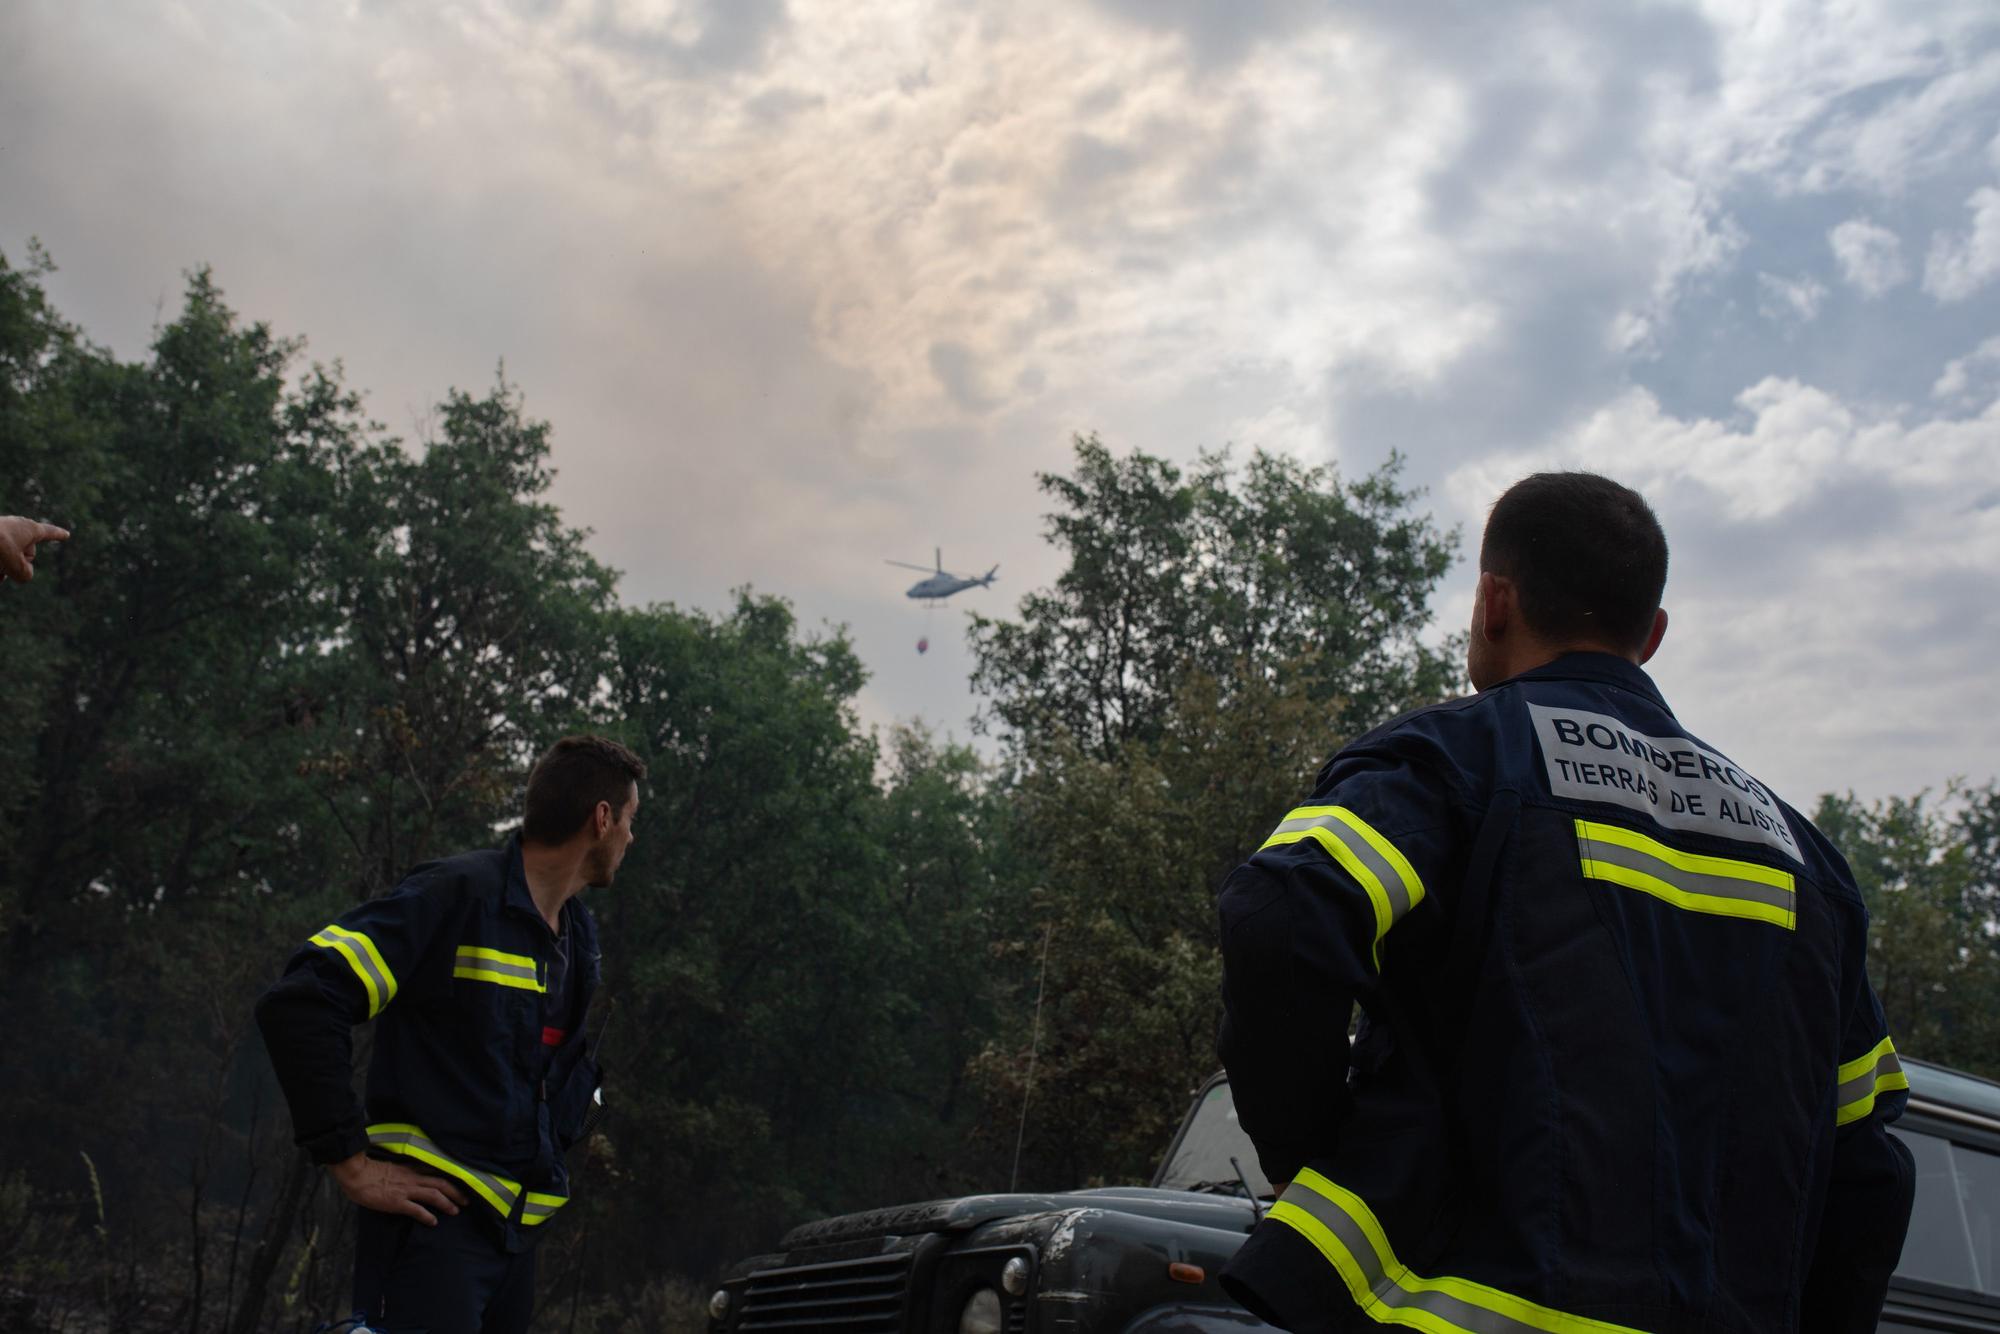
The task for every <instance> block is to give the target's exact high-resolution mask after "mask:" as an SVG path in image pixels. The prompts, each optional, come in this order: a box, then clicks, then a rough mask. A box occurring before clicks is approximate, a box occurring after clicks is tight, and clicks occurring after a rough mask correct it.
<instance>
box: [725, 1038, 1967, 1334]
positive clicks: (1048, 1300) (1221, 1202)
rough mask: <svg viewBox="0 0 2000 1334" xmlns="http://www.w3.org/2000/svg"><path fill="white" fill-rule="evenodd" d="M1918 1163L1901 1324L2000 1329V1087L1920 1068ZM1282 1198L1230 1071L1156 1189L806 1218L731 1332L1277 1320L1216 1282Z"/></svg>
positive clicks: (1885, 1319) (755, 1264)
mask: <svg viewBox="0 0 2000 1334" xmlns="http://www.w3.org/2000/svg"><path fill="white" fill-rule="evenodd" d="M1904 1068H1905V1070H1906V1071H1907V1072H1908V1074H1909V1077H1910V1106H1909V1111H1908V1112H1907V1113H1906V1114H1905V1116H1904V1118H1903V1120H1902V1121H1900V1122H1899V1123H1898V1124H1897V1126H1896V1133H1898V1134H1899V1135H1901V1136H1902V1137H1903V1138H1904V1140H1905V1141H1906V1142H1908V1143H1909V1145H1910V1148H1911V1152H1912V1153H1913V1154H1914V1155H1915V1157H1916V1162H1917V1172H1918V1181H1917V1202H1916V1210H1915V1215H1914V1217H1913V1218H1912V1220H1911V1223H1910V1233H1909V1240H1908V1242H1907V1243H1906V1244H1905V1246H1904V1249H1903V1259H1902V1263H1901V1265H1900V1266H1899V1267H1898V1270H1897V1274H1896V1277H1895V1279H1894V1280H1893V1281H1892V1283H1891V1285H1890V1290H1889V1301H1888V1305H1887V1307H1886V1309H1885V1310H1884V1312H1883V1316H1882V1323H1881V1326H1880V1328H1881V1330H1882V1331H1883V1332H1884V1334H1918V1332H1920V1331H1924V1332H1927V1331H1958V1332H1960V1334H1964V1332H1965V1331H1994V1334H2000V1085H1994V1084H1991V1083H1988V1082H1986V1081H1985V1080H1979V1079H1973V1078H1970V1077H1969V1076H1965V1075H1961V1074H1958V1073H1956V1072H1954V1071H1950V1070H1946V1069H1943V1068H1941V1067H1938V1066H1932V1065H1926V1064H1925V1063H1923V1062H1921V1061H1913V1060H1907V1059H1906V1060H1905V1061H1904ZM1269 1190H1270V1186H1269V1183H1267V1182H1266V1181H1265V1180H1264V1178H1263V1176H1262V1174H1261V1173H1260V1172H1259V1170H1258V1166H1257V1155H1256V1152H1255V1150H1254V1149H1252V1148H1251V1146H1250V1141H1249V1139H1248V1137H1247V1136H1245V1135H1244V1134H1243V1131H1242V1129H1241V1128H1240V1127H1239V1126H1238V1125H1237V1123H1236V1109H1235V1105H1234V1103H1233V1102H1232V1101H1231V1099H1230V1096H1229V1085H1228V1083H1227V1081H1226V1080H1224V1079H1223V1077H1222V1076H1220V1075H1217V1076H1216V1077H1215V1078H1213V1079H1211V1080H1209V1082H1208V1083H1207V1084H1206V1085H1204V1086H1203V1087H1202V1089H1201V1091H1200V1092H1199V1093H1197V1094H1196V1095H1195V1100H1194V1105H1193V1107H1192V1108H1191V1109H1190V1110H1189V1112H1188V1115H1187V1119H1186V1120H1184V1121H1183V1122H1182V1123H1181V1128H1180V1130H1179V1132H1178V1133H1177V1134H1176V1135H1175V1136H1174V1141H1173V1145H1172V1147H1171V1148H1169V1149H1168V1151H1167V1155H1166V1159H1165V1161H1164V1162H1162V1163H1161V1165H1160V1170H1159V1171H1158V1172H1157V1173H1156V1174H1155V1175H1154V1178H1153V1184H1152V1185H1150V1186H1130V1187H1116V1188H1106V1189H1098V1190H1081V1191H1070V1192H1065V1193H1062V1194H1045V1195H1044V1194H1008V1195H970V1196H966V1197H964V1198H963V1199H956V1200H938V1201H934V1202H931V1203H927V1204H913V1205H907V1206H902V1207H898V1208H890V1209H879V1210H873V1211H870V1212H868V1213H860V1214H847V1215H844V1216H842V1217H839V1218H828V1219H822V1220H820V1221H818V1222H814V1223H807V1224H805V1225H804V1226H802V1227H798V1228H794V1229H793V1230H792V1231H791V1232H790V1233H788V1234H787V1235H786V1236H785V1238H784V1239H783V1240H782V1241H781V1242H780V1243H779V1245H780V1248H781V1249H780V1250H779V1251H778V1252H776V1253H774V1254H770V1255H759V1256H754V1257H752V1258H750V1259H747V1260H744V1261H741V1262H740V1263H738V1264H736V1265H734V1266H733V1267H731V1269H730V1270H729V1272H728V1274H727V1275H726V1276H725V1279H724V1282H723V1285H722V1287H721V1288H720V1289H718V1290H717V1292H716V1294H715V1298H714V1300H713V1302H712V1303H711V1306H710V1314H711V1316H713V1317H714V1318H713V1319H712V1320H711V1321H710V1325H709V1328H710V1330H711V1331H714V1334H724V1331H731V1332H733V1331H737V1330H772V1329H789V1330H845V1331H852V1332H853V1334H1029V1331H1033V1332H1034V1334H1047V1332H1049V1331H1060V1332H1061V1334H1211V1332H1216V1334H1220V1332H1221V1331H1232V1332H1239V1334H1240V1331H1243V1330H1255V1329H1268V1328H1270V1327H1269V1326H1267V1325H1265V1324H1263V1323H1262V1322H1261V1321H1259V1320H1257V1319H1256V1318H1255V1317H1253V1316H1251V1315H1250V1314H1249V1313H1248V1312H1246V1311H1244V1310H1243V1309H1242V1308H1240V1307H1238V1306H1236V1305H1235V1304H1234V1303H1233V1302H1231V1301H1230V1300H1229V1299H1228V1298H1227V1297H1226V1296H1224V1295H1223V1293H1222V1290H1221V1288H1220V1287H1219V1286H1218V1284H1217V1282H1216V1278H1217V1275H1218V1274H1219V1273H1220V1272H1221V1269H1222V1266H1223V1265H1224V1264H1225V1263H1226V1262H1227V1261H1228V1259H1229V1257H1230V1256H1231V1255H1233V1254H1234V1253H1235V1251H1236V1248H1237V1247H1238V1246H1240V1245H1242V1244H1243V1240H1244V1238H1245V1237H1246V1236H1248V1235H1249V1232H1250V1229H1251V1228H1252V1227H1254V1226H1255V1225H1256V1221H1257V1219H1258V1218H1259V1217H1260V1216H1261V1210H1262V1206H1261V1205H1260V1204H1257V1203H1253V1201H1252V1199H1251V1198H1250V1196H1251V1195H1252V1194H1255V1195H1258V1196H1262V1195H1264V1194H1266V1193H1268V1191H1269Z"/></svg>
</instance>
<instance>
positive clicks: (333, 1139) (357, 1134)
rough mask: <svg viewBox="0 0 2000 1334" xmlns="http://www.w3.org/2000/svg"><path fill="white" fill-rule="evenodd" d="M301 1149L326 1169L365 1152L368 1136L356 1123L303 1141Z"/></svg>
mask: <svg viewBox="0 0 2000 1334" xmlns="http://www.w3.org/2000/svg"><path fill="white" fill-rule="evenodd" d="M299 1147H300V1148H302V1149H304V1150H305V1151H306V1156H307V1157H309V1158H311V1159H312V1160H313V1161H314V1162H316V1163H318V1164H319V1165H320V1166H322V1167H325V1166H327V1165H328V1164H331V1163H340V1162H345V1161H347V1160H348V1159H349V1158H352V1157H353V1156H354V1155H355V1154H357V1153H360V1152H362V1151H363V1150H365V1149H366V1148H367V1147H368V1136H367V1134H366V1132H364V1131H363V1130H362V1128H361V1126H360V1123H358V1122H355V1123H352V1124H348V1125H343V1126H339V1127H336V1128H335V1129H332V1130H329V1131H327V1132H326V1133H325V1134H323V1135H314V1136H313V1137H312V1138H311V1139H301V1140H300V1141H299Z"/></svg>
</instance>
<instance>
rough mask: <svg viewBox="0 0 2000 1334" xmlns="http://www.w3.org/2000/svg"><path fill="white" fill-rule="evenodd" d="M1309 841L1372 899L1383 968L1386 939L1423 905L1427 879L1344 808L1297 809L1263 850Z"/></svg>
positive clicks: (1376, 952) (1374, 948)
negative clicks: (1415, 908)
mask: <svg viewBox="0 0 2000 1334" xmlns="http://www.w3.org/2000/svg"><path fill="white" fill-rule="evenodd" d="M1307 839H1310V840H1312V841H1313V842H1315V843H1317V844H1319V846H1320V847H1321V848H1322V849H1324V850H1325V852H1326V854H1327V855H1328V856H1330V857H1332V858H1333V859H1334V861H1335V862H1336V863H1338V864H1339V866H1340V868H1341V869H1342V870H1344V871H1346V872H1347V874H1348V875H1349V876H1351V877H1352V878H1353V880H1354V883H1356V884H1357V885H1360V886H1361V889H1362V892H1363V893H1365V894H1366V895H1367V896H1368V903H1369V906H1370V907H1371V908H1372V909H1373V911H1374V915H1375V936H1374V941H1373V943H1372V945H1371V952H1372V955H1373V958H1374V961H1375V966H1376V967H1377V968H1380V967H1381V966H1382V938H1383V937H1384V936H1386V935H1388V934H1389V928H1390V927H1392V926H1394V925H1395V924H1396V923H1397V922H1399V921H1401V920H1402V919H1403V917H1404V915H1405V914H1406V913H1408V912H1409V911H1410V910H1411V909H1412V908H1414V907H1416V906H1417V905H1418V904H1419V903H1422V902H1423V901H1424V882H1423V877H1421V876H1419V875H1418V874H1417V869H1416V867H1414V866H1412V865H1411V864H1410V859H1409V858H1408V857H1405V856H1404V855H1403V854H1402V852H1401V850H1399V849H1398V848H1397V847H1396V845H1395V844H1393V843H1391V842H1390V841H1389V840H1388V839H1387V838H1385V837H1383V836H1382V834H1381V833H1380V831H1378V830H1377V829H1376V828H1375V827H1374V826H1373V825H1371V824H1369V823H1368V822H1367V821H1366V820H1364V819H1362V818H1361V817H1360V816H1359V815H1356V814H1355V813H1354V812H1353V811H1351V810H1349V809H1348V808H1347V807H1345V806H1300V807H1298V808H1297V809H1295V810H1293V811H1292V812H1291V813H1290V814H1288V815H1287V816H1285V818H1284V819H1283V820H1282V821H1280V822H1279V824H1278V827H1277V828H1276V829H1274V830H1272V831H1271V836H1270V837H1269V838H1267V839H1265V840H1264V844H1263V847H1261V848H1259V849H1258V851H1259V852H1262V851H1263V850H1264V848H1274V847H1283V846H1285V845H1287V844H1291V843H1301V842H1304V841H1305V840H1307Z"/></svg>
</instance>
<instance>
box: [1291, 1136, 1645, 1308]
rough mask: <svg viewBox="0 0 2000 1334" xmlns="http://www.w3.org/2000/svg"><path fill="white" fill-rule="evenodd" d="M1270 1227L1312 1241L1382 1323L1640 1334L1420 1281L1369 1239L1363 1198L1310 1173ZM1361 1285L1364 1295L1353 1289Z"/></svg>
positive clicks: (1456, 1285) (1474, 1286) (1473, 1287)
mask: <svg viewBox="0 0 2000 1334" xmlns="http://www.w3.org/2000/svg"><path fill="white" fill-rule="evenodd" d="M1308 1182H1317V1183H1319V1184H1320V1185H1321V1186H1323V1187H1324V1188H1325V1189H1324V1190H1321V1189H1318V1188H1316V1187H1315V1186H1314V1185H1311V1184H1308ZM1342 1197H1344V1198H1346V1199H1351V1200H1352V1201H1353V1207H1354V1209H1355V1210H1358V1211H1359V1212H1358V1213H1356V1212H1350V1210H1349V1209H1348V1207H1347V1206H1346V1205H1345V1204H1344V1203H1343V1202H1342ZM1299 1215H1304V1218H1301V1217H1299ZM1362 1215H1365V1216H1366V1224H1365V1225H1364V1221H1363V1217H1362ZM1270 1221H1271V1222H1276V1223H1282V1224H1283V1225H1284V1226H1286V1227H1289V1228H1291V1229H1292V1230H1294V1231H1296V1232H1298V1233H1299V1234H1300V1235H1301V1236H1303V1237H1304V1238H1305V1239H1306V1240H1307V1241H1309V1242H1311V1243H1312V1245H1313V1247H1314V1249H1316V1250H1317V1251H1319V1252H1320V1254H1321V1255H1322V1256H1324V1257H1325V1259H1326V1260H1327V1262H1328V1263H1329V1264H1332V1265H1333V1266H1334V1268H1335V1269H1336V1270H1337V1271H1339V1273H1340V1278H1341V1282H1342V1284H1343V1285H1344V1286H1346V1288H1347V1289H1348V1294H1349V1295H1350V1296H1351V1297H1353V1298H1354V1300H1355V1302H1356V1303H1357V1304H1358V1305H1360V1306H1361V1308H1362V1310H1363V1311H1364V1313H1365V1314H1366V1315H1367V1316H1368V1318H1369V1319H1371V1320H1373V1321H1375V1322H1376V1323H1377V1324H1395V1325H1410V1326H1413V1327H1415V1328H1418V1329H1422V1330H1425V1331H1427V1332H1428V1334H1440V1332H1441V1331H1451V1332H1452V1334H1640V1332H1639V1331H1637V1330H1633V1329H1631V1328H1629V1327H1628V1326H1625V1325H1614V1324H1611V1323H1609V1322H1607V1321H1602V1320H1593V1319H1590V1318H1589V1317H1587V1316H1577V1315H1568V1314H1565V1313H1564V1312H1561V1311H1554V1310H1550V1309H1549V1308H1548V1307H1545V1306H1539V1305H1537V1304H1536V1303H1534V1302H1530V1301H1528V1300H1526V1299H1525V1298H1521V1297H1516V1296H1513V1295H1512V1294H1509V1293H1505V1292H1501V1291H1500V1290H1499V1289H1497V1288H1489V1287H1486V1286H1484V1285H1483V1284H1478V1283H1472V1282H1469V1281H1467V1280H1465V1279H1457V1278H1442V1279H1424V1278H1419V1277H1418V1276H1417V1275H1415V1274H1413V1273H1411V1272H1410V1271H1409V1269H1408V1268H1406V1267H1405V1266H1404V1265H1403V1263H1402V1262H1401V1261H1400V1260H1398V1259H1397V1258H1396V1256H1395V1255H1394V1254H1393V1252H1392V1251H1391V1250H1390V1247H1389V1243H1388V1239H1387V1238H1386V1237H1381V1244H1380V1247H1379V1249H1378V1247H1377V1245H1376V1243H1375V1242H1373V1241H1371V1240H1370V1236H1371V1234H1372V1235H1374V1236H1378V1237H1380V1236H1381V1226H1382V1225H1381V1222H1380V1220H1378V1219H1376V1218H1375V1216H1374V1214H1373V1212H1372V1211H1370V1210H1369V1208H1368V1206H1367V1205H1366V1204H1365V1203H1363V1202H1362V1201H1361V1199H1360V1197H1359V1196H1355V1195H1353V1194H1352V1193H1351V1192H1347V1191H1343V1190H1341V1189H1340V1187H1338V1186H1336V1185H1334V1184H1333V1183H1332V1182H1330V1181H1327V1180H1326V1178H1324V1177H1322V1176H1320V1175H1319V1174H1318V1173H1316V1172H1313V1171H1311V1170H1310V1169H1307V1170H1304V1171H1301V1172H1300V1173H1299V1177H1298V1179H1297V1180H1295V1181H1293V1182H1292V1184H1291V1185H1290V1186H1288V1187H1286V1188H1285V1193H1284V1194H1283V1195H1282V1196H1280V1197H1279V1199H1278V1203H1277V1204H1276V1205H1274V1206H1272V1209H1271V1213H1270ZM1343 1261H1345V1262H1346V1263H1342V1262H1343ZM1357 1279H1358V1280H1359V1282H1360V1284H1361V1285H1362V1286H1363V1287H1364V1288H1365V1291H1357V1290H1356V1280H1357Z"/></svg>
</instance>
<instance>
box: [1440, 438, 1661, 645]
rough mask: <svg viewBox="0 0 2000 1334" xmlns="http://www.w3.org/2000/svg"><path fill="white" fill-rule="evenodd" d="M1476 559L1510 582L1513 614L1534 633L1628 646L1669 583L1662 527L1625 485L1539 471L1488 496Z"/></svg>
mask: <svg viewBox="0 0 2000 1334" xmlns="http://www.w3.org/2000/svg"><path fill="white" fill-rule="evenodd" d="M1479 568H1480V569H1481V570H1485V571H1490V572H1492V573H1494V574H1497V575H1502V576H1504V577H1506V578H1508V579H1511V580H1513V581H1514V587H1515V590H1516V592H1517V593H1518V595H1519V597H1520V605H1521V616H1522V617H1523V619H1525V620H1526V621H1527V623H1528V628H1529V629H1531V630H1533V631H1534V632H1535V633H1536V634H1538V635H1540V636H1541V637H1542V638H1544V639H1548V640H1552V641H1554V642H1555V643H1557V644H1562V643H1575V642H1578V641H1583V642H1590V643H1597V644H1602V645H1604V646H1605V647H1606V648H1614V649H1635V648H1638V647H1639V646H1641V645H1642V644H1644V643H1645V642H1646V637H1647V635H1649V634H1651V633H1652V629H1653V615H1654V613H1655V612H1657V611H1658V610H1659V609H1660V594H1661V593H1662V592H1663V591H1665V589H1666V586H1667V535H1666V534H1665V533H1664V532H1662V531H1660V521H1659V519H1657V518H1656V517H1654V514H1653V510H1652V507H1651V506H1649V505H1647V504H1646V501H1645V498H1644V497H1642V496H1641V495H1640V494H1639V493H1638V492H1637V491H1634V490H1632V489H1631V488H1629V487H1625V486H1620V485H1619V484H1618V483H1616V482H1614V481H1612V480H1611V479H1610V478H1608V477H1599V476H1598V475H1597V474H1596V473H1591V472H1538V473H1536V474H1535V475H1534V476H1532V477H1524V478H1522V479H1521V480H1520V481H1518V482H1516V483H1514V485H1512V486H1511V487H1508V488H1507V493H1506V494H1505V495H1503V496H1501V497H1500V499H1499V500H1497V501H1495V502H1494V503H1493V512H1492V514H1490V515H1489V516H1488V517H1487V520H1486V537H1485V539H1484V540H1483V541H1482V542H1481V543H1480V545H1479Z"/></svg>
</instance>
